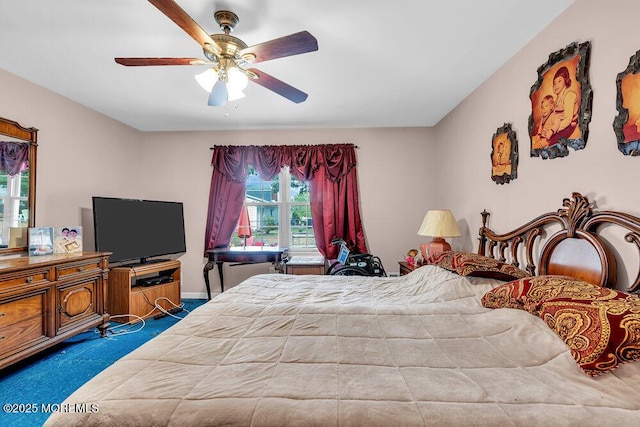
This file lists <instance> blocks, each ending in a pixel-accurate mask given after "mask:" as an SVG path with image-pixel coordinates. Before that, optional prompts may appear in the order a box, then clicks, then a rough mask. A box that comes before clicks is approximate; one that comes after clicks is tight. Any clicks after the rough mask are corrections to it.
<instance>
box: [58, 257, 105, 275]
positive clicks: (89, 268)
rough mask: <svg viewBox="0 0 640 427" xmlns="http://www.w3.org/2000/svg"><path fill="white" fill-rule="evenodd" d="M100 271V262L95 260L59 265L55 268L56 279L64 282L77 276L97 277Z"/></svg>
mask: <svg viewBox="0 0 640 427" xmlns="http://www.w3.org/2000/svg"><path fill="white" fill-rule="evenodd" d="M101 270H102V269H101V268H100V260H99V259H95V260H89V261H84V262H77V263H72V264H71V263H70V264H64V265H59V266H57V267H56V277H57V278H58V280H64V279H68V278H73V277H78V276H85V275H97V274H99V273H100V271H101Z"/></svg>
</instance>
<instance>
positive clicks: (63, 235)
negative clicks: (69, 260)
mask: <svg viewBox="0 0 640 427" xmlns="http://www.w3.org/2000/svg"><path fill="white" fill-rule="evenodd" d="M53 252H54V253H56V254H69V253H74V252H82V227H81V226H79V225H68V226H64V227H54V228H53Z"/></svg>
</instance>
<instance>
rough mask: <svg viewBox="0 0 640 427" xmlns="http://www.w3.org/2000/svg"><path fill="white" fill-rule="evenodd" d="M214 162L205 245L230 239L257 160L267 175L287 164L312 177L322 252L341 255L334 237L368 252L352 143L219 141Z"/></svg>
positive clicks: (305, 177) (224, 243) (209, 246)
mask: <svg viewBox="0 0 640 427" xmlns="http://www.w3.org/2000/svg"><path fill="white" fill-rule="evenodd" d="M211 163H212V166H213V173H212V178H211V191H210V193H209V211H208V214H207V228H206V236H205V250H209V249H212V248H215V247H221V246H227V245H229V242H230V241H231V237H232V235H233V232H234V228H235V225H236V224H237V222H238V219H239V217H240V213H241V210H242V203H243V201H244V194H245V188H246V187H245V178H246V176H247V170H248V165H252V166H253V167H255V168H256V170H257V171H258V173H259V174H260V176H261V178H263V179H272V178H273V177H275V176H276V175H277V174H278V173H279V172H280V170H281V169H282V168H283V167H284V166H288V167H289V168H290V169H291V173H292V174H293V175H294V176H295V177H296V178H298V179H299V180H303V181H309V182H310V185H309V192H310V196H311V217H312V219H313V231H314V234H315V237H316V245H317V246H318V250H319V251H320V253H322V255H324V256H326V257H328V258H336V257H337V256H338V250H339V248H337V247H335V246H333V245H331V240H332V239H333V238H335V237H342V238H343V239H344V240H345V241H347V242H349V243H350V244H352V245H353V246H354V247H355V248H357V250H358V251H360V252H367V245H366V242H365V238H364V231H363V228H362V222H361V219H360V207H359V201H358V179H357V172H356V155H355V147H354V146H353V145H351V144H326V145H276V146H273V145H269V146H253V145H251V146H216V147H214V149H213V158H212V162H211Z"/></svg>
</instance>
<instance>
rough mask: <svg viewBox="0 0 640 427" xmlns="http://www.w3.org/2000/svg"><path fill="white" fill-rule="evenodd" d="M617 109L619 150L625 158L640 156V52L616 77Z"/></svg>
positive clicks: (616, 126)
mask: <svg viewBox="0 0 640 427" xmlns="http://www.w3.org/2000/svg"><path fill="white" fill-rule="evenodd" d="M616 89H617V96H616V109H617V110H618V115H617V116H616V117H615V118H614V119H613V131H614V132H615V134H616V140H617V142H618V150H620V152H621V153H622V154H624V155H625V156H638V155H640V50H638V51H637V52H636V53H635V54H634V55H632V56H631V58H630V59H629V65H628V66H627V68H626V69H625V70H624V71H622V72H620V73H618V76H617V77H616Z"/></svg>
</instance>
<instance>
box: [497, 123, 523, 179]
mask: <svg viewBox="0 0 640 427" xmlns="http://www.w3.org/2000/svg"><path fill="white" fill-rule="evenodd" d="M518 156H519V155H518V141H517V139H516V133H515V132H514V130H513V129H512V127H511V123H505V124H503V125H502V126H500V127H499V128H498V129H497V130H496V133H494V134H493V137H492V138H491V179H492V180H493V181H495V183H496V184H507V183H509V182H511V180H513V179H516V178H517V177H518Z"/></svg>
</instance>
